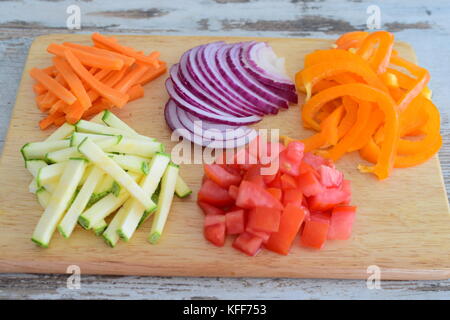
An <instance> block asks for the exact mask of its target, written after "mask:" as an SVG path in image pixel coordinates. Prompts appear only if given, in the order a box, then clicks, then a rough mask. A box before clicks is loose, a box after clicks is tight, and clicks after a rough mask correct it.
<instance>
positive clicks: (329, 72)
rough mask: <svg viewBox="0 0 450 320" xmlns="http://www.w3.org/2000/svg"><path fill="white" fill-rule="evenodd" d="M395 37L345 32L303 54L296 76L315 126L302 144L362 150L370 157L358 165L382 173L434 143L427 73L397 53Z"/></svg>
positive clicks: (307, 123)
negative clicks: (332, 43) (328, 44)
mask: <svg viewBox="0 0 450 320" xmlns="http://www.w3.org/2000/svg"><path fill="white" fill-rule="evenodd" d="M393 44H394V36H393V35H392V34H391V33H389V32H386V31H378V32H373V33H367V32H350V33H346V34H344V35H343V36H341V37H340V38H339V39H338V40H337V41H336V43H335V46H334V49H330V50H317V51H315V52H312V53H310V54H309V55H307V56H306V58H305V67H304V69H303V70H301V71H299V72H298V73H297V75H296V79H295V82H296V87H297V90H298V91H302V92H304V93H306V102H305V103H304V105H303V106H302V119H303V125H304V127H305V128H309V129H313V130H315V131H317V132H318V133H316V134H315V135H313V136H311V137H309V138H307V139H305V140H303V141H302V142H304V144H305V149H306V150H305V151H315V152H316V153H318V154H320V155H321V156H324V157H326V158H329V159H332V160H338V159H339V158H341V157H342V156H343V155H344V154H345V153H347V152H352V151H359V153H360V155H361V157H363V158H364V159H365V160H368V161H370V162H372V163H374V164H375V165H374V166H363V165H360V166H359V169H360V171H362V172H370V173H373V174H375V175H376V176H377V177H378V178H379V179H385V178H387V177H388V176H389V174H390V172H391V169H392V168H393V167H395V168H405V167H411V166H415V165H418V164H420V163H423V162H425V161H426V160H428V159H429V158H430V157H432V156H433V155H434V154H435V153H436V152H437V151H438V150H439V148H440V147H441V145H442V138H441V135H440V115H439V111H438V109H437V108H436V106H435V105H434V104H433V102H432V101H431V90H430V89H429V88H428V87H427V84H428V81H429V80H430V76H429V73H428V71H427V70H426V69H424V68H421V67H419V66H417V65H415V64H413V63H411V62H409V61H407V60H405V59H403V58H401V57H400V56H399V55H398V53H397V52H396V51H395V50H393ZM290 140H292V139H290V138H287V137H286V138H285V143H288V142H289V141H290Z"/></svg>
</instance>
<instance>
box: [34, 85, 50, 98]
mask: <svg viewBox="0 0 450 320" xmlns="http://www.w3.org/2000/svg"><path fill="white" fill-rule="evenodd" d="M33 91H34V93H36V94H37V95H38V96H39V95H41V94H43V93H46V92H47V88H46V87H44V86H43V85H42V84H40V83H36V84H34V85H33Z"/></svg>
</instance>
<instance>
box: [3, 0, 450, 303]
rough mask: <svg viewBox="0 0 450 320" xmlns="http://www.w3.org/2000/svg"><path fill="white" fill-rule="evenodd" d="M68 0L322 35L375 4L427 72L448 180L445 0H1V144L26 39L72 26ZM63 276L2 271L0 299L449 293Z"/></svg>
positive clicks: (176, 20) (258, 30) (170, 19)
mask: <svg viewBox="0 0 450 320" xmlns="http://www.w3.org/2000/svg"><path fill="white" fill-rule="evenodd" d="M72 4H76V5H78V6H79V7H80V9H81V23H82V29H81V30H79V31H76V32H85V33H88V32H92V31H101V32H105V33H133V34H165V35H233V36H252V37H257V36H269V37H327V38H335V37H336V36H337V35H339V34H341V33H343V32H346V31H351V30H356V29H363V28H365V27H366V20H367V17H368V14H367V13H366V10H367V8H368V6H369V5H374V4H375V5H378V6H379V7H380V9H381V24H382V28H384V29H387V30H389V31H392V32H394V33H395V36H396V38H397V39H400V40H404V41H408V42H410V43H411V44H412V45H413V46H414V49H415V50H416V52H417V55H418V57H419V60H420V63H421V64H422V65H423V66H425V67H427V68H428V69H429V70H430V72H431V75H432V80H431V88H432V89H433V92H434V95H433V98H434V101H435V103H436V104H437V105H438V106H439V107H440V110H441V114H442V134H443V137H444V146H443V148H442V149H441V151H440V159H441V163H442V170H443V172H444V178H445V181H446V186H447V190H449V188H450V125H449V115H450V108H449V103H450V94H449V89H448V83H449V80H448V74H449V72H450V20H449V19H448V17H449V15H450V1H448V0H434V1H428V2H424V1H421V0H408V1H407V0H403V1H395V2H394V1H389V2H388V1H375V0H371V1H365V0H363V1H361V0H358V1H357V0H348V1H330V0H326V1H324V0H291V1H289V0H278V1H276V0H198V1H195V0H165V1H148V0H142V1H138V0H127V1H108V0H89V1H88V0H83V1H69V0H52V1H36V0H34V1H32V0H0V150H1V148H2V147H3V142H4V138H5V134H6V131H7V128H8V124H9V118H10V114H11V110H12V107H13V105H14V102H15V95H16V89H17V87H18V83H19V80H20V76H21V74H22V70H23V65H24V61H25V59H26V55H27V52H28V48H29V46H30V44H31V42H32V41H33V39H34V37H36V36H38V35H42V34H48V33H67V32H73V31H68V30H67V28H66V19H67V16H68V15H67V13H66V9H67V7H68V6H69V5H72ZM449 232H450V230H449ZM0 255H1V252H0ZM67 277H68V276H67V275H24V274H3V275H0V299H17V298H18V299H40V298H47V299H78V298H83V299H101V298H110V299H249V298H255V299H342V298H344V299H345V298H348V299H351V298H354V299H448V298H450V281H449V280H447V281H398V282H393V281H382V282H381V289H380V290H376V289H375V290H369V289H368V288H367V286H366V282H365V281H361V280H317V279H303V280H302V279H229V278H179V277H111V276H82V278H81V289H79V290H70V289H67V287H66V281H67Z"/></svg>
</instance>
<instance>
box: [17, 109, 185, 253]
mask: <svg viewBox="0 0 450 320" xmlns="http://www.w3.org/2000/svg"><path fill="white" fill-rule="evenodd" d="M21 152H22V155H23V157H24V160H25V166H26V168H27V169H28V170H29V171H30V173H31V174H32V175H33V180H32V182H31V183H30V186H29V190H30V192H32V193H35V194H36V196H37V199H38V201H39V203H40V204H41V205H42V207H43V208H44V209H45V210H44V213H43V214H42V216H41V218H40V220H39V222H38V224H37V226H36V228H35V230H34V233H33V236H32V241H33V242H35V243H36V244H38V245H40V246H42V247H48V245H49V243H50V240H51V237H52V235H53V233H54V232H55V230H56V229H58V231H59V232H60V233H61V235H62V236H63V237H64V238H69V237H70V235H71V234H72V232H73V230H74V228H75V226H76V224H77V222H78V223H79V224H80V225H81V226H82V227H83V228H85V229H90V230H93V231H94V232H95V233H96V234H97V235H102V236H103V238H104V239H105V241H106V242H107V243H108V244H109V245H110V246H111V247H114V246H115V245H116V244H117V242H118V241H119V240H120V239H123V240H125V241H129V240H130V239H131V237H132V236H133V234H134V232H135V230H136V229H137V228H138V227H139V226H140V225H141V224H142V223H143V222H144V221H145V220H146V219H147V218H148V217H149V216H150V215H151V214H152V213H154V214H155V217H154V219H153V225H152V228H151V232H150V235H149V237H148V240H149V241H150V243H153V244H155V243H157V242H158V240H159V238H160V237H161V234H162V231H163V229H164V225H165V223H166V220H167V216H168V214H169V211H170V207H171V204H172V199H173V195H174V193H175V194H176V195H177V196H178V197H180V198H183V197H186V196H188V195H189V194H190V193H191V190H190V189H189V187H188V186H187V185H186V183H185V182H184V181H183V179H182V178H181V177H180V175H179V167H178V165H176V164H174V163H173V162H171V160H170V156H169V155H168V154H167V153H164V145H163V144H161V143H160V142H158V141H156V140H155V139H153V138H149V137H146V136H143V135H140V134H139V133H137V132H136V131H134V130H133V129H132V128H130V127H129V126H128V125H127V124H126V123H125V122H123V121H122V120H120V119H119V118H118V117H117V116H115V115H114V114H113V113H111V112H110V111H104V112H102V113H100V114H98V115H97V116H95V117H94V118H93V119H92V120H91V121H85V120H80V121H79V122H78V123H76V124H75V125H70V124H68V123H66V124H64V125H62V126H61V127H60V128H59V129H57V130H56V131H55V132H54V133H53V134H52V135H51V136H49V137H48V138H47V139H46V140H45V141H42V142H32V143H27V144H25V145H24V146H23V147H22V149H21ZM114 212H116V214H115V215H114V217H113V218H112V219H108V220H110V222H109V224H108V223H107V222H106V220H105V219H106V218H107V217H108V216H110V215H112V214H113V213H114Z"/></svg>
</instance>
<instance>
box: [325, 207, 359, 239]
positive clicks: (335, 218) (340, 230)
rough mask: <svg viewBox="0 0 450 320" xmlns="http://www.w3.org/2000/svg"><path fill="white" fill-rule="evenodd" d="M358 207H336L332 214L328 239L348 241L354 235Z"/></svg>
mask: <svg viewBox="0 0 450 320" xmlns="http://www.w3.org/2000/svg"><path fill="white" fill-rule="evenodd" d="M355 214H356V207H353V206H342V207H335V208H334V209H333V212H332V214H331V220H330V229H329V230H328V239H332V240H347V239H349V238H350V236H351V234H352V227H353V222H354V221H355Z"/></svg>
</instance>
